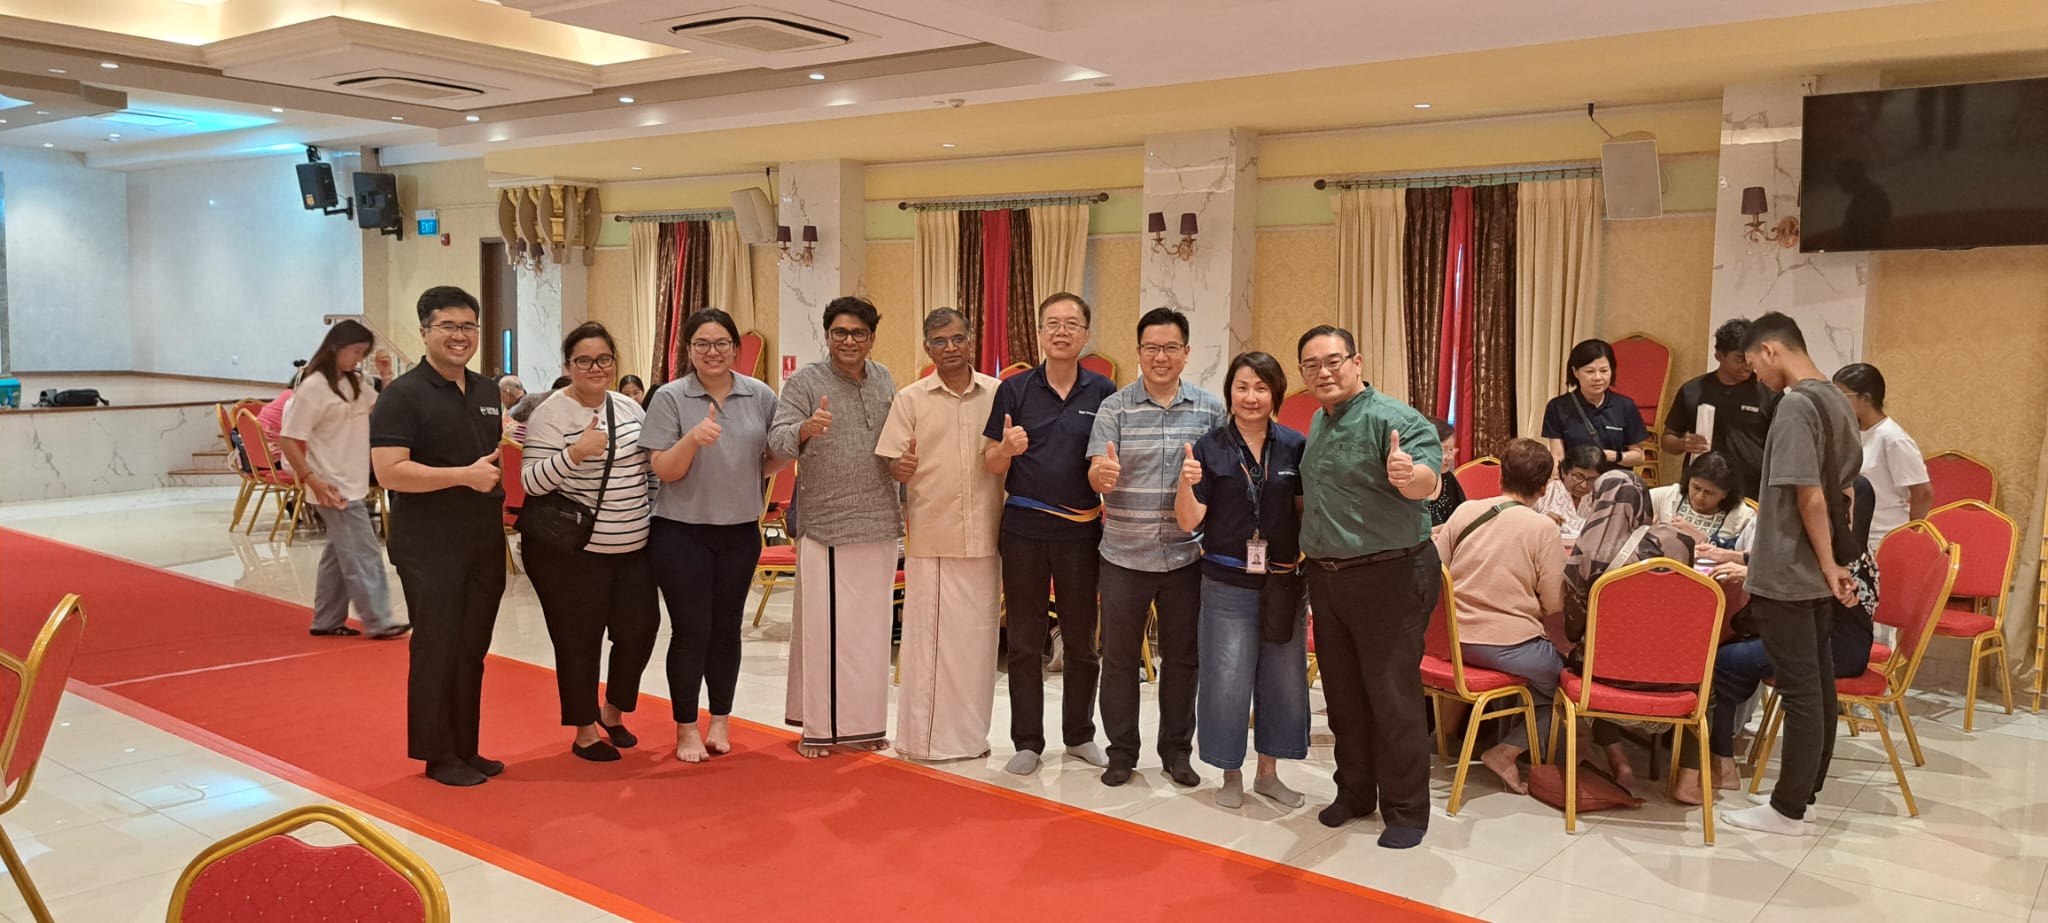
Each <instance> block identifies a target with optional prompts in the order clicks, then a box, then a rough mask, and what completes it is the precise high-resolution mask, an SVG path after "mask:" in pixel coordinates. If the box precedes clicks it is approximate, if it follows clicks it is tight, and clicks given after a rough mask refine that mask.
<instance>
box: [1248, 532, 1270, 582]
mask: <svg viewBox="0 0 2048 923" xmlns="http://www.w3.org/2000/svg"><path fill="white" fill-rule="evenodd" d="M1244 572H1245V573H1247V574H1263V573H1265V572H1266V540H1265V539H1263V538H1254V539H1252V540H1250V541H1247V542H1245V543H1244Z"/></svg>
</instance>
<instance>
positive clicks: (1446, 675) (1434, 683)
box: [1422, 655, 1523, 692]
mask: <svg viewBox="0 0 2048 923" xmlns="http://www.w3.org/2000/svg"><path fill="white" fill-rule="evenodd" d="M1422 684H1423V685H1425V686H1428V687H1430V688H1432V689H1441V690H1443V691H1445V692H1457V691H1458V678H1457V675H1456V674H1454V673H1452V672H1451V662H1450V661H1448V660H1445V659H1443V658H1442V657H1430V656H1428V655H1424V656H1423V658H1422ZM1522 684H1523V680H1522V678H1521V677H1519V676H1516V675H1515V674H1513V673H1502V672H1500V671H1499V670H1482V669H1480V668H1479V667H1475V666H1470V665H1467V666H1466V667H1465V688H1466V689H1467V690H1468V691H1471V692H1492V691H1493V690H1495V689H1507V688H1509V687H1512V686H1520V685H1522Z"/></svg>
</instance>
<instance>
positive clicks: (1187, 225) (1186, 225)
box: [1180, 212, 1197, 237]
mask: <svg viewBox="0 0 2048 923" xmlns="http://www.w3.org/2000/svg"><path fill="white" fill-rule="evenodd" d="M1196 233H1197V232H1196V230H1195V213H1194V212H1181V213H1180V236H1182V237H1193V236H1195V234H1196Z"/></svg>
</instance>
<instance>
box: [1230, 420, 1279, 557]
mask: <svg viewBox="0 0 2048 923" xmlns="http://www.w3.org/2000/svg"><path fill="white" fill-rule="evenodd" d="M1230 434H1231V436H1232V437H1233V438H1234V441H1236V443H1237V457H1238V462H1237V470H1239V471H1242V472H1244V481H1245V497H1246V499H1248V500H1250V501H1251V504H1252V537H1251V538H1250V539H1247V540H1246V541H1245V543H1244V572H1245V573H1247V574H1263V573H1266V539H1265V536H1263V535H1262V534H1260V532H1259V525H1260V524H1261V523H1263V522H1265V517H1264V515H1263V511H1262V509H1261V507H1262V505H1263V504H1264V501H1265V499H1266V496H1265V495H1266V466H1265V464H1264V463H1263V461H1262V460H1261V459H1256V458H1253V457H1252V450H1251V447H1250V446H1248V445H1246V444H1245V441H1244V435H1243V434H1242V433H1239V432H1238V431H1237V427H1236V426H1235V425H1232V426H1231V428H1230ZM1272 448H1273V436H1272V434H1271V433H1268V434H1267V435H1266V442H1265V444H1264V445H1261V446H1260V447H1259V454H1261V455H1267V456H1269V455H1270V454H1271V450H1272Z"/></svg>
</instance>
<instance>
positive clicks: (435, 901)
mask: <svg viewBox="0 0 2048 923" xmlns="http://www.w3.org/2000/svg"><path fill="white" fill-rule="evenodd" d="M316 823H317V824H326V825H328V826H330V827H333V828H334V829H336V830H339V831H341V832H342V833H344V834H346V835H347V836H348V838H349V840H350V841H351V842H349V843H345V844H342V845H340V846H314V845H311V844H309V843H307V842H305V841H304V840H301V839H299V838H298V837H295V836H292V833H293V831H296V830H299V829H301V828H304V827H306V826H309V825H311V824H316ZM448 918H449V916H448V893H447V891H446V889H444V888H443V887H442V886H441V876H439V875H436V874H434V870H433V869H432V868H431V867H429V866H428V865H427V863H426V862H425V861H423V860H421V859H420V857H419V856H418V855H416V854H414V853H413V851H412V850H410V849H407V848H405V847H404V846H403V845H401V844H400V843H399V842H398V841H397V840H394V839H392V838H391V836H390V835H389V834H386V833H385V832H383V831H382V830H379V829H377V828H376V827H375V826H374V825H372V824H371V823H370V822H369V821H367V820H364V819H363V817H362V816H361V815H359V814H357V813H355V812H354V811H350V810H348V809H347V808H341V807H335V806H333V805H324V804H315V805H307V806H305V807H301V808H294V809H292V810H290V811H286V812H285V813H283V814H280V815H278V816H276V817H273V818H271V819H269V820H266V821H264V822H262V823H260V824H257V825H256V826H254V827H250V828H249V829H247V830H244V831H242V832H240V833H237V834H235V835H233V836H230V837H228V838H227V839H225V840H222V841H220V842H218V843H215V844H213V845H212V846H209V847H207V848H206V849H205V851H203V852H201V853H200V854H199V855H198V856H197V857H195V858H194V859H193V860H192V862H191V864H189V865H187V866H185V872H184V874H182V875H179V876H178V884H177V887H176V889H175V890H173V891H172V892H171V909H170V915H169V919H170V921H171V923H214V921H223V923H225V921H233V923H269V921H278V923H285V921H328V920H334V921H340V920H348V921H351V923H446V921H447V920H448Z"/></svg>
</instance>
